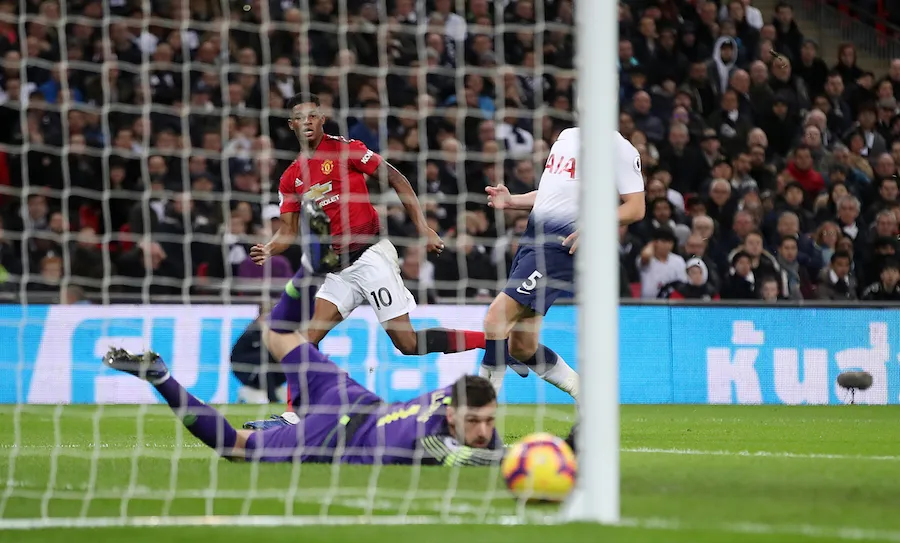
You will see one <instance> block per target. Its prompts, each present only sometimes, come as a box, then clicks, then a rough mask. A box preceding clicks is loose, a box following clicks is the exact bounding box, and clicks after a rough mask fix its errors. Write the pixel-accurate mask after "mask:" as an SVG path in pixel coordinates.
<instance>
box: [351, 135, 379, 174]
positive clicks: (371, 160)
mask: <svg viewBox="0 0 900 543" xmlns="http://www.w3.org/2000/svg"><path fill="white" fill-rule="evenodd" d="M382 161H383V159H382V158H381V155H379V154H378V153H376V152H375V151H373V150H371V149H369V148H368V147H366V144H365V143H363V142H361V141H359V140H350V157H349V162H350V167H351V168H353V169H354V170H356V171H360V172H362V173H364V174H366V175H374V174H375V170H377V169H378V166H381V162H382Z"/></svg>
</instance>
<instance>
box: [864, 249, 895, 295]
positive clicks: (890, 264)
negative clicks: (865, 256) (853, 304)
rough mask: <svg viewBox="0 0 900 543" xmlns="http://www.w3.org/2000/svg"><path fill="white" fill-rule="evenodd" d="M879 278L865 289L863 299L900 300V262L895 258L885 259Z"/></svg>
mask: <svg viewBox="0 0 900 543" xmlns="http://www.w3.org/2000/svg"><path fill="white" fill-rule="evenodd" d="M878 277H879V280H878V281H876V282H874V283H872V284H870V285H869V286H867V287H866V288H865V290H863V293H862V296H860V298H861V299H863V300H867V301H878V302H885V301H892V302H896V301H900V264H898V262H897V260H896V259H894V258H890V259H887V260H885V261H884V263H883V264H882V266H881V272H880V273H879V276H878Z"/></svg>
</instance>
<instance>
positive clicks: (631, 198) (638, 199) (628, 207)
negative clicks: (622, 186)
mask: <svg viewBox="0 0 900 543" xmlns="http://www.w3.org/2000/svg"><path fill="white" fill-rule="evenodd" d="M621 198H622V204H621V205H620V206H619V225H620V226H628V225H629V224H631V223H635V222H638V221H639V220H641V219H643V218H644V214H645V213H646V210H647V206H646V203H645V201H644V193H643V191H642V192H632V193H631V194H623V195H622V196H621Z"/></svg>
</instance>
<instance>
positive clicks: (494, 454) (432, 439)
mask: <svg viewBox="0 0 900 543" xmlns="http://www.w3.org/2000/svg"><path fill="white" fill-rule="evenodd" d="M417 448H418V450H420V451H422V453H424V455H423V456H422V463H423V464H426V465H428V464H431V465H441V466H449V467H454V466H496V465H499V464H500V462H502V461H503V456H504V454H505V453H506V449H505V448H503V447H500V448H498V449H478V448H475V447H467V446H465V445H458V444H457V443H456V440H455V439H453V438H452V437H451V436H449V435H431V436H425V437H423V438H420V439H419V442H418V444H417Z"/></svg>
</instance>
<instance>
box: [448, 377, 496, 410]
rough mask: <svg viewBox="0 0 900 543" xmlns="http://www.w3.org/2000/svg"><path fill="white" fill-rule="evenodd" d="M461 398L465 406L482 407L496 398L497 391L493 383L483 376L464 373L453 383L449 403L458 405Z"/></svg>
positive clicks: (454, 405)
mask: <svg viewBox="0 0 900 543" xmlns="http://www.w3.org/2000/svg"><path fill="white" fill-rule="evenodd" d="M462 399H465V402H466V404H465V405H466V407H484V406H486V405H487V404H489V403H491V402H493V401H496V400H497V391H496V390H494V385H492V384H491V382H490V381H488V380H487V379H485V378H484V377H480V376H478V375H464V376H462V377H460V378H459V379H457V381H456V382H455V383H453V396H452V398H451V399H450V405H451V406H453V407H459V405H460V401H461V400H462Z"/></svg>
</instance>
